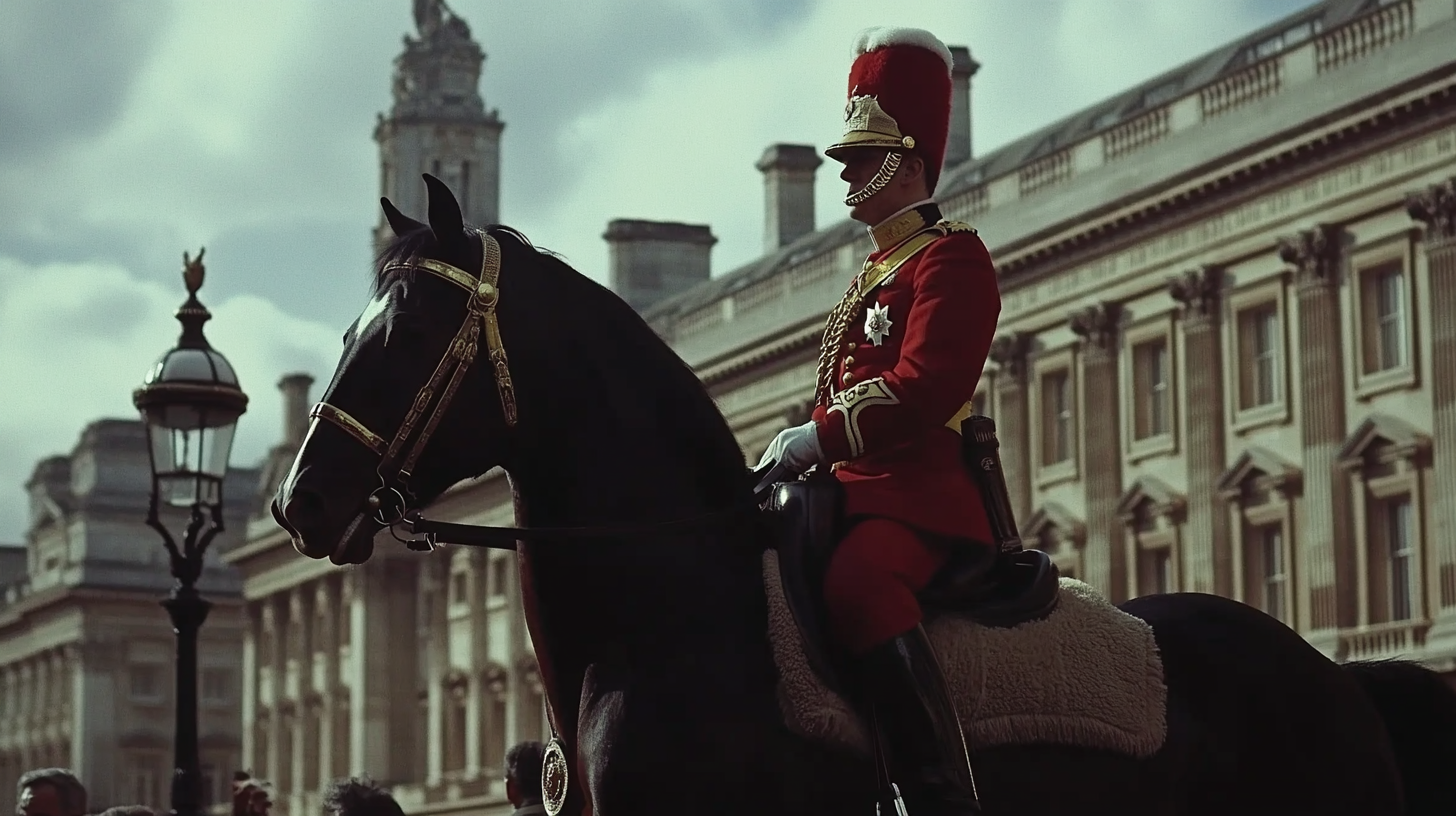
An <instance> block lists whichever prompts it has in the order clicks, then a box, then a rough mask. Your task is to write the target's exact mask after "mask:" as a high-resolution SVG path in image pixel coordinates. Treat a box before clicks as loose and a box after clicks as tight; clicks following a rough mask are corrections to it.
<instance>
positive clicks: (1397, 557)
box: [1381, 496, 1416, 621]
mask: <svg viewBox="0 0 1456 816" xmlns="http://www.w3.org/2000/svg"><path fill="white" fill-rule="evenodd" d="M1382 509H1383V511H1384V512H1383V513H1382V514H1381V515H1383V516H1384V519H1383V521H1384V526H1385V530H1384V533H1385V535H1384V536H1383V538H1384V539H1385V541H1384V543H1385V550H1386V556H1387V558H1389V567H1388V569H1387V571H1386V575H1387V578H1388V581H1389V586H1388V587H1387V590H1386V592H1387V597H1388V598H1389V603H1390V608H1389V609H1388V610H1387V613H1388V614H1389V616H1390V617H1389V620H1392V621H1403V620H1410V619H1411V618H1412V617H1413V616H1414V612H1415V597H1416V587H1415V577H1416V570H1415V555H1416V549H1415V546H1416V543H1415V529H1414V528H1415V514H1414V511H1413V508H1412V507H1411V500H1410V497H1409V496H1401V497H1398V498H1394V499H1388V500H1386V501H1385V502H1384V507H1383V508H1382Z"/></svg>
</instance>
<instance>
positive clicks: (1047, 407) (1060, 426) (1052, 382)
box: [1041, 369, 1073, 465]
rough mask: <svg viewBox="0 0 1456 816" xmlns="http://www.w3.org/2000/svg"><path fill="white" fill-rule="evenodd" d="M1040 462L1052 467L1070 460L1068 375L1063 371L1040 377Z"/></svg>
mask: <svg viewBox="0 0 1456 816" xmlns="http://www.w3.org/2000/svg"><path fill="white" fill-rule="evenodd" d="M1041 400H1042V402H1041V414H1042V431H1041V438H1042V444H1041V463H1042V464H1043V465H1056V464H1060V463H1062V462H1068V461H1071V459H1072V410H1073V403H1072V375H1071V372H1070V371H1068V370H1066V369H1063V370H1061V371H1052V372H1049V373H1047V374H1044V375H1042V378H1041Z"/></svg>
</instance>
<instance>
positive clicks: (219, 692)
mask: <svg viewBox="0 0 1456 816" xmlns="http://www.w3.org/2000/svg"><path fill="white" fill-rule="evenodd" d="M232 674H233V673H232V670H231V669H225V668H214V669H203V670H202V701H203V702H204V703H227V702H229V701H231V700H232V696H233V676H232Z"/></svg>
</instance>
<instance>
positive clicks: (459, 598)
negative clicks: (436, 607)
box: [450, 571, 470, 604]
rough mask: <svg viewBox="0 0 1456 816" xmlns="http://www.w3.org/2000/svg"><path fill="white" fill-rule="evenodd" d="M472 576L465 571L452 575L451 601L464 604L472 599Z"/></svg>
mask: <svg viewBox="0 0 1456 816" xmlns="http://www.w3.org/2000/svg"><path fill="white" fill-rule="evenodd" d="M469 580H470V576H469V575H467V574H466V573H465V572H464V571H460V572H455V573H451V575H450V603H457V604H463V603H468V602H469V600H470V584H469Z"/></svg>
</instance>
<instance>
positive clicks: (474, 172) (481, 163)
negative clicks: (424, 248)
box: [374, 0, 505, 248]
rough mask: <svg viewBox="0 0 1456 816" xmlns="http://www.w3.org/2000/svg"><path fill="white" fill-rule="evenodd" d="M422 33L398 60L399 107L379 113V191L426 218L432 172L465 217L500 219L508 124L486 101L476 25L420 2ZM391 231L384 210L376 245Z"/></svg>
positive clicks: (433, 2)
mask: <svg viewBox="0 0 1456 816" xmlns="http://www.w3.org/2000/svg"><path fill="white" fill-rule="evenodd" d="M414 5H415V27H416V33H417V35H418V36H409V35H406V36H405V38H404V52H403V53H401V54H400V55H399V56H398V57H397V58H396V59H395V61H394V88H393V96H394V106H393V108H392V109H391V110H390V112H389V115H388V116H385V115H384V114H382V113H381V114H380V115H379V122H378V124H376V125H375V127H374V141H376V142H378V143H379V186H380V195H384V196H388V197H389V199H390V200H391V201H393V202H394V203H395V204H396V205H397V206H398V207H399V208H400V210H401V211H403V212H406V213H412V214H418V216H419V217H423V216H424V212H425V188H424V186H423V185H421V184H420V174H421V173H430V174H431V175H433V176H435V177H436V178H438V179H440V180H441V181H443V182H445V183H446V184H448V185H450V189H452V190H454V191H455V195H456V197H457V198H459V199H460V208H461V210H462V211H463V213H464V215H465V220H466V221H467V222H469V223H475V224H492V223H495V222H496V221H498V220H499V219H500V139H501V131H502V130H503V129H504V128H505V123H504V122H502V121H501V119H500V115H499V113H498V112H497V111H495V110H487V109H486V107H485V100H484V99H482V98H481V95H480V90H479V85H480V72H481V68H482V67H483V66H484V64H485V52H484V51H482V50H481V48H480V44H479V43H477V42H475V40H473V39H471V36H470V26H469V25H467V24H466V22H465V20H464V19H462V18H460V17H458V16H456V15H455V14H454V13H452V12H451V11H450V9H449V8H448V7H447V6H446V5H445V3H444V2H443V0H416V2H415V4H414ZM392 235H393V233H392V232H390V230H389V225H388V224H387V223H386V222H385V221H384V215H383V213H381V214H380V220H379V223H378V225H377V226H376V227H375V231H374V241H375V246H376V248H377V247H378V246H379V245H380V242H381V241H385V240H387V239H388V238H389V237H390V236H392Z"/></svg>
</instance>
